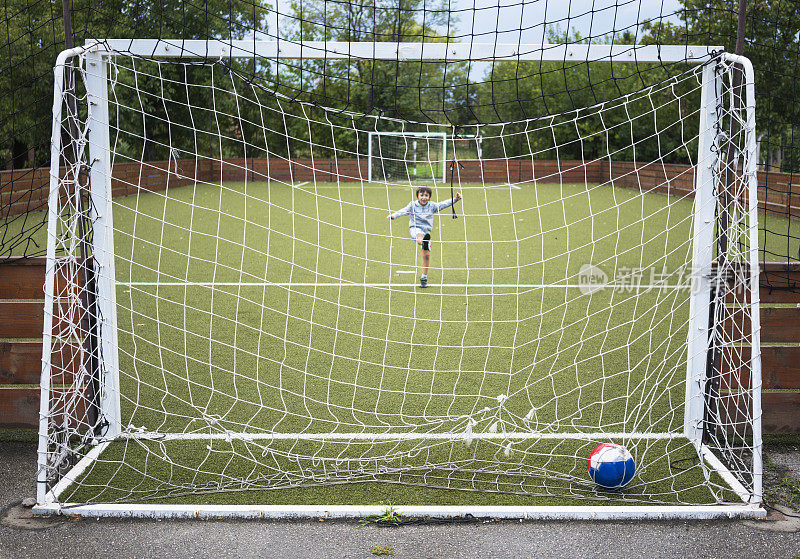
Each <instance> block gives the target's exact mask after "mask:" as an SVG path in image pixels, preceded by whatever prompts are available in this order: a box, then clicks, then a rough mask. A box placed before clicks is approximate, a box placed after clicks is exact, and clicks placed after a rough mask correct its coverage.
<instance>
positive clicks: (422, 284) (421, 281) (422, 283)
mask: <svg viewBox="0 0 800 559" xmlns="http://www.w3.org/2000/svg"><path fill="white" fill-rule="evenodd" d="M419 286H420V287H428V278H427V277H426V276H422V277H421V278H419Z"/></svg>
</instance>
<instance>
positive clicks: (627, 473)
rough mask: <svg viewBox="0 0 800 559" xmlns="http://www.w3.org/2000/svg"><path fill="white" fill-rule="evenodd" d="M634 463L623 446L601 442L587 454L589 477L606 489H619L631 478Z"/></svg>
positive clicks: (634, 467) (634, 469)
mask: <svg viewBox="0 0 800 559" xmlns="http://www.w3.org/2000/svg"><path fill="white" fill-rule="evenodd" d="M635 472H636V464H635V463H634V461H633V456H631V453H630V452H628V449H626V448H625V447H624V446H620V445H618V444H614V443H603V444H599V445H597V446H596V447H595V449H594V450H593V451H592V453H591V454H590V455H589V477H590V478H592V481H594V482H595V483H596V484H597V485H599V486H600V487H604V488H606V489H619V488H620V487H624V486H625V485H627V484H628V482H630V481H631V479H633V474H634V473H635Z"/></svg>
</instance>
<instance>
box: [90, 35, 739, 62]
mask: <svg viewBox="0 0 800 559" xmlns="http://www.w3.org/2000/svg"><path fill="white" fill-rule="evenodd" d="M85 48H87V49H97V50H99V51H104V52H107V53H109V54H111V55H122V54H131V55H135V56H144V57H158V58H162V57H164V58H225V57H231V58H284V59H328V60H347V59H376V60H406V61H414V60H431V61H436V60H438V61H466V60H469V61H474V62H492V61H500V60H516V61H552V62H562V61H575V62H637V63H643V62H653V63H665V62H689V63H696V64H702V63H704V62H706V61H708V60H710V59H711V58H712V57H713V56H715V55H716V54H718V53H720V52H723V51H724V50H725V49H724V47H721V46H707V45H591V44H589V45H587V44H551V43H472V42H470V43H404V42H403V43H400V42H347V41H286V40H282V41H256V40H236V41H219V40H210V41H204V40H184V39H103V40H90V41H87V42H86V45H85Z"/></svg>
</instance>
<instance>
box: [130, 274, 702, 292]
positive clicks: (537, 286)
mask: <svg viewBox="0 0 800 559" xmlns="http://www.w3.org/2000/svg"><path fill="white" fill-rule="evenodd" d="M397 273H398V274H415V273H416V272H415V271H411V270H409V271H398V272H397ZM117 285H119V286H127V287H139V286H158V287H183V286H192V287H216V286H224V287H237V286H241V287H264V286H273V287H411V286H412V285H411V284H405V283H358V282H271V281H254V282H237V281H231V282H226V281H215V282H210V281H208V282H205V281H160V282H159V281H132V282H123V281H118V282H117ZM430 286H431V287H443V288H451V287H453V288H463V287H467V288H469V287H477V288H482V289H486V288H493V287H494V288H504V289H513V288H519V289H551V288H552V289H574V288H578V289H580V288H584V289H591V291H592V292H595V291H600V290H601V289H619V290H620V291H634V290H636V291H638V290H645V291H649V290H656V289H664V290H680V289H691V285H688V284H669V285H667V284H640V285H624V284H616V283H593V284H582V283H439V284H435V283H434V284H430Z"/></svg>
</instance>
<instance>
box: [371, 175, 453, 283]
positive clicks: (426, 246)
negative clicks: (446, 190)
mask: <svg viewBox="0 0 800 559" xmlns="http://www.w3.org/2000/svg"><path fill="white" fill-rule="evenodd" d="M430 200H431V187H430V186H420V187H419V188H417V199H416V201H414V202H409V203H408V205H407V206H406V207H405V208H403V209H402V210H398V211H396V212H394V213H393V214H389V215H388V216H386V219H389V220H392V219H397V218H398V217H400V216H401V215H409V216H410V217H409V218H408V232H409V233H411V238H412V239H414V240H415V241H416V242H417V244H418V245H419V246H421V247H422V276H421V277H420V278H419V286H420V287H428V265H429V264H430V262H431V249H430V240H431V229H433V214H435V213H437V212H440V211H442V210H443V209H445V208H449V207H450V206H452V205H453V204H455V203H456V202H458V201H459V200H461V193H460V192H457V193H456V195H455V198H451V199H450V200H445V201H444V202H439V203H438V204H437V203H436V202H431V201H430Z"/></svg>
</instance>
